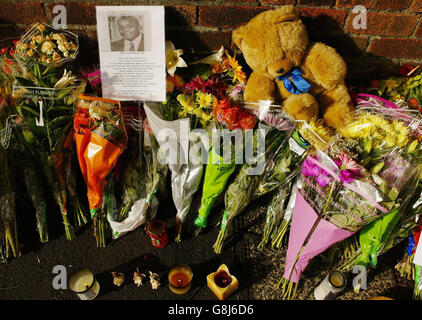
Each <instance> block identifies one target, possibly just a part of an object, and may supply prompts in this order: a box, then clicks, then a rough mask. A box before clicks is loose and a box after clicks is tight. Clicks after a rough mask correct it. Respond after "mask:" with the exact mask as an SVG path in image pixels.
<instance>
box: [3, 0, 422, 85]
mask: <svg viewBox="0 0 422 320" xmlns="http://www.w3.org/2000/svg"><path fill="white" fill-rule="evenodd" d="M57 4H64V5H65V6H66V8H67V13H68V29H70V30H72V31H74V32H76V33H78V34H79V35H80V38H81V46H82V57H81V61H83V62H85V63H96V62H98V48H97V43H96V37H97V36H96V26H95V24H96V20H95V6H96V5H112V4H115V5H165V8H166V38H167V39H169V40H172V41H173V42H174V43H175V45H176V47H179V48H183V49H184V50H185V56H187V57H192V56H194V55H195V54H198V53H200V52H201V51H206V50H209V49H217V48H219V47H220V46H221V45H225V46H227V47H230V46H231V31H232V30H233V29H234V28H236V27H237V26H239V25H241V24H243V23H246V22H247V21H248V20H249V19H251V18H252V17H254V16H255V15H256V14H258V13H260V12H262V11H265V10H269V9H272V8H275V7H278V6H281V5H285V4H294V5H296V6H298V7H299V8H300V11H301V13H302V18H303V21H304V23H305V25H306V26H307V28H308V33H309V36H310V39H311V40H312V41H321V42H324V43H326V44H328V45H331V46H333V47H334V48H336V49H337V51H338V52H339V53H340V54H341V55H342V56H343V57H344V58H345V60H346V62H347V64H348V67H349V80H352V81H355V80H358V79H359V80H360V79H369V78H371V77H381V76H384V75H390V74H392V73H394V72H396V71H397V67H398V66H399V65H400V64H401V63H404V62H408V63H413V64H417V63H422V19H421V18H422V0H210V1H187V0H175V1H166V0H161V1H160V0H138V1H135V0H109V1H89V0H87V1H73V0H67V1H60V0H41V1H13V0H12V1H11V0H2V1H1V2H0V39H2V38H7V37H10V36H16V35H19V34H20V33H21V32H22V31H23V30H25V28H26V27H27V26H28V25H29V24H31V23H32V22H37V21H43V22H51V21H52V18H53V14H52V9H53V7H54V6H55V5H57ZM356 5H363V6H365V7H366V8H367V9H368V13H367V29H366V30H356V29H354V28H353V19H354V18H355V16H356V14H354V13H353V7H354V6H356Z"/></svg>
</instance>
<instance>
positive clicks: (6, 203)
mask: <svg viewBox="0 0 422 320" xmlns="http://www.w3.org/2000/svg"><path fill="white" fill-rule="evenodd" d="M15 43H16V41H15V40H4V41H0V177H1V181H2V187H1V188H0V198H1V200H0V203H1V204H0V259H1V260H4V259H7V258H11V257H17V256H19V255H20V253H21V250H20V246H19V238H18V233H17V219H16V211H15V184H14V181H15V180H16V176H15V172H16V168H15V166H14V165H15V164H16V159H17V157H16V149H17V147H18V143H17V139H16V135H15V132H14V130H13V129H14V127H15V125H16V120H17V116H16V110H15V108H14V104H13V101H12V84H13V74H14V67H15V66H16V65H17V63H16V61H15V60H14V48H15Z"/></svg>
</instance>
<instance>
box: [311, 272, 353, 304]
mask: <svg viewBox="0 0 422 320" xmlns="http://www.w3.org/2000/svg"><path fill="white" fill-rule="evenodd" d="M346 283H347V280H346V277H345V276H344V275H343V274H342V273H341V272H339V271H333V272H330V273H329V274H328V275H327V276H326V277H325V279H324V281H322V282H321V284H320V285H319V286H318V287H316V289H315V291H314V296H315V299H316V300H332V299H334V297H335V296H336V295H337V294H338V293H339V292H341V291H343V290H344V288H346Z"/></svg>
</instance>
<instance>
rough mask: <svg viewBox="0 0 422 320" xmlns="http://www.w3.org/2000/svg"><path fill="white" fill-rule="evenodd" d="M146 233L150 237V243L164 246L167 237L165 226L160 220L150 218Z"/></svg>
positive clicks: (157, 246) (158, 246) (159, 246)
mask: <svg viewBox="0 0 422 320" xmlns="http://www.w3.org/2000/svg"><path fill="white" fill-rule="evenodd" d="M147 233H148V235H149V237H150V238H151V243H152V245H153V246H154V247H156V248H162V247H164V246H165V245H166V244H167V243H168V241H169V239H168V235H167V231H166V226H165V224H164V222H163V221H161V220H151V221H150V223H149V224H148V228H147Z"/></svg>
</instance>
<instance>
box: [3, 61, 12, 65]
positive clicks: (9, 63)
mask: <svg viewBox="0 0 422 320" xmlns="http://www.w3.org/2000/svg"><path fill="white" fill-rule="evenodd" d="M3 61H4V63H5V64H7V65H9V66H10V65H11V64H13V61H12V60H10V59H4V60H3Z"/></svg>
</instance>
